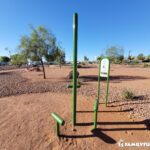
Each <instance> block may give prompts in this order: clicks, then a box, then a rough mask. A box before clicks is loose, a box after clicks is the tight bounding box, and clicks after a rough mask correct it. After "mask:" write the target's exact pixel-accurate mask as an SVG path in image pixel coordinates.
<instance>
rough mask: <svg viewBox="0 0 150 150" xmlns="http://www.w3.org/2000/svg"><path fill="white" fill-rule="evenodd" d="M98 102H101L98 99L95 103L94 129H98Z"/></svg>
mask: <svg viewBox="0 0 150 150" xmlns="http://www.w3.org/2000/svg"><path fill="white" fill-rule="evenodd" d="M98 103H99V101H98V100H96V101H95V103H94V129H96V124H97V110H98Z"/></svg>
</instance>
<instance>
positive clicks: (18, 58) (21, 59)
mask: <svg viewBox="0 0 150 150" xmlns="http://www.w3.org/2000/svg"><path fill="white" fill-rule="evenodd" d="M10 58H11V64H12V65H17V66H21V65H23V64H27V58H26V57H25V56H24V55H22V54H15V55H12V56H11V57H10Z"/></svg>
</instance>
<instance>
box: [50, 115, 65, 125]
mask: <svg viewBox="0 0 150 150" xmlns="http://www.w3.org/2000/svg"><path fill="white" fill-rule="evenodd" d="M51 116H52V117H53V118H54V119H55V120H56V121H57V122H58V123H59V124H60V125H64V124H65V121H64V120H63V119H61V118H60V117H59V116H58V115H57V114H56V113H54V112H53V113H52V114H51Z"/></svg>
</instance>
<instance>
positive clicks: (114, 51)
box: [105, 46, 124, 61]
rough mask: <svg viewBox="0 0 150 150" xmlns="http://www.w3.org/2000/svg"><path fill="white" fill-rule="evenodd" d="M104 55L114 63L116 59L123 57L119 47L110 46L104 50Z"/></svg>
mask: <svg viewBox="0 0 150 150" xmlns="http://www.w3.org/2000/svg"><path fill="white" fill-rule="evenodd" d="M105 53H106V56H108V57H109V58H110V60H111V61H114V60H115V59H116V58H117V57H119V56H121V55H123V53H124V49H123V48H122V47H120V46H110V47H108V48H107V49H106V51H105Z"/></svg>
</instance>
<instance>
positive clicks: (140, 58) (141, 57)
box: [137, 53, 145, 61]
mask: <svg viewBox="0 0 150 150" xmlns="http://www.w3.org/2000/svg"><path fill="white" fill-rule="evenodd" d="M137 58H138V60H142V61H143V60H144V59H145V56H144V55H143V54H142V53H140V54H139V55H138V56H137Z"/></svg>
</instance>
